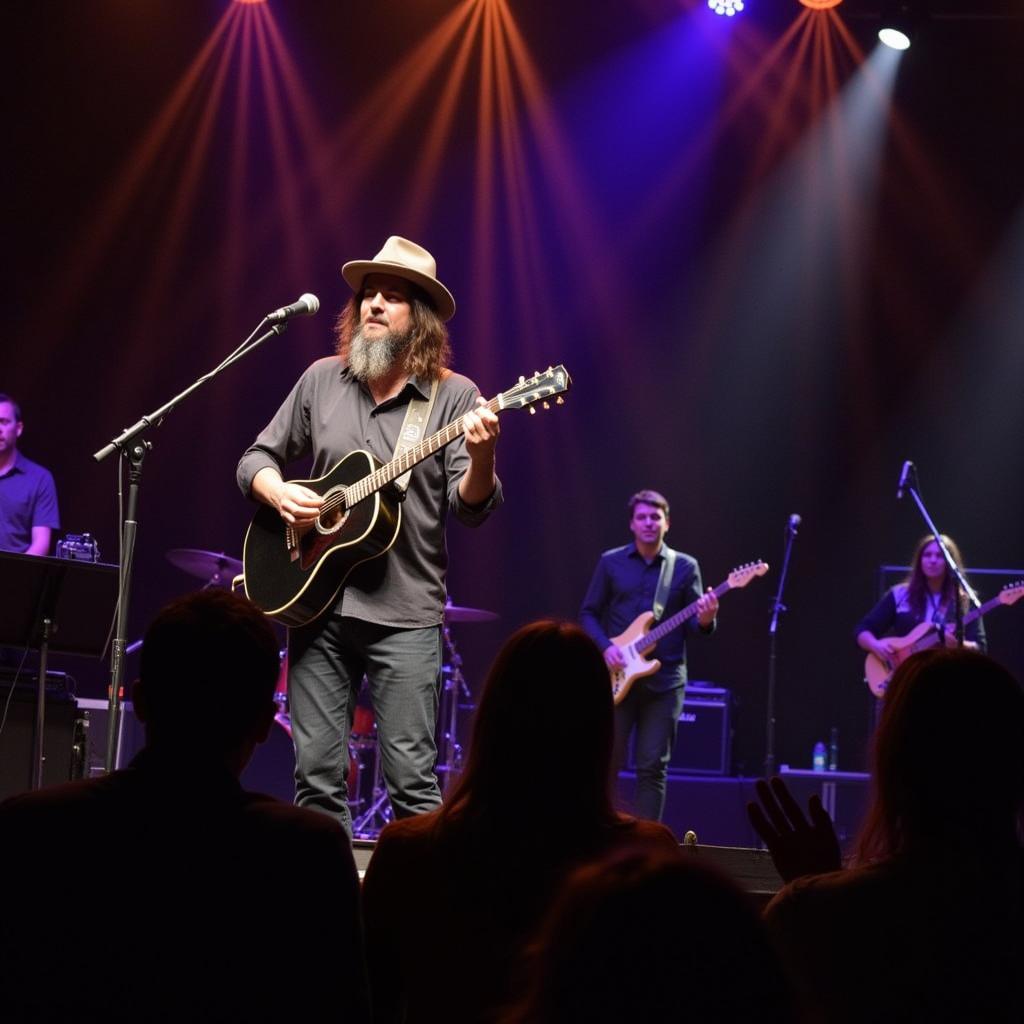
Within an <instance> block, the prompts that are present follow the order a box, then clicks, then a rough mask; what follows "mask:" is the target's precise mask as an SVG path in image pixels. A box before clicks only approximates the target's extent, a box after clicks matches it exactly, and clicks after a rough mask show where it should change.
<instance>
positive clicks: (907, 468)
mask: <svg viewBox="0 0 1024 1024" xmlns="http://www.w3.org/2000/svg"><path fill="white" fill-rule="evenodd" d="M913 472H914V464H913V463H912V462H911V461H910V460H909V459H908V460H907V461H906V462H904V463H903V470H902V472H901V473H900V482H899V483H898V484H897V485H896V500H897V501H899V500H900V499H901V498H902V497H903V492H904V490H905V489H906V486H907V482H908V481H909V480H910V476H911V474H912V473H913Z"/></svg>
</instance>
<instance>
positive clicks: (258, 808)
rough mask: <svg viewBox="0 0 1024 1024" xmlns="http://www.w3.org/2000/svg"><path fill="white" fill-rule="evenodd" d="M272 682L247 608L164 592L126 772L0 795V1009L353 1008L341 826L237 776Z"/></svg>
mask: <svg viewBox="0 0 1024 1024" xmlns="http://www.w3.org/2000/svg"><path fill="white" fill-rule="evenodd" d="M277 674H278V651H277V642H276V639H275V637H274V633H273V630H272V629H271V628H270V626H269V624H268V623H267V620H266V619H265V618H264V617H263V615H262V614H261V613H260V612H259V611H257V609H256V608H255V607H254V606H253V605H251V604H250V603H249V602H248V601H246V600H245V599H243V598H241V597H237V596H235V595H233V594H231V593H228V592H226V591H221V590H206V591H203V592H201V593H198V594H193V595H191V596H189V597H185V598H183V599H181V600H179V601H176V602H174V603H173V604H171V605H169V606H168V607H166V608H165V609H164V610H163V611H162V612H161V613H160V614H159V615H158V616H157V618H156V620H155V621H154V622H153V624H152V625H151V626H150V628H149V630H148V632H147V633H146V637H145V642H144V646H143V653H142V665H141V678H140V680H139V682H138V683H137V684H136V686H135V690H134V694H133V696H134V703H135V710H136V713H137V714H138V716H139V718H140V719H141V720H142V722H143V723H144V726H145V732H146V745H145V747H144V748H143V750H142V751H140V753H139V754H138V756H137V757H136V758H135V759H134V760H133V761H132V763H131V765H130V766H129V767H128V768H126V769H125V770H123V771H117V772H113V773H112V774H110V775H107V776H105V777H103V778H99V779H94V780H88V781H83V782H73V783H69V784H65V785H61V786H54V787H51V788H48V789H43V790H40V791H38V792H34V793H27V794H23V795H20V796H16V797H12V798H11V799H9V800H7V801H5V802H4V803H3V804H2V805H0V852H2V857H3V869H2V871H3V877H4V879H5V881H6V891H7V893H8V895H7V896H6V897H5V900H4V906H3V911H2V914H0V964H2V965H3V970H4V983H3V994H2V997H0V998H2V1000H3V1005H4V1010H5V1014H4V1016H5V1020H32V1021H58V1020H59V1021H76V1022H78V1021H93V1020H104V1021H127V1020H132V1021H184V1020H188V1021H207V1020H216V1021H265V1020H272V1019H274V1020H302V1021H319V1020H327V1019H330V1020H332V1021H341V1020H344V1021H364V1020H366V1019H368V1017H369V1008H368V989H367V983H366V970H365V957H364V954H363V944H362V936H361V927H360V919H359V890H358V885H359V883H358V878H357V875H356V871H355V865H354V863H353V859H352V853H351V850H350V848H349V844H348V840H347V838H346V836H345V835H344V833H343V832H342V830H341V828H340V826H339V825H338V824H337V823H336V822H334V821H332V820H331V819H330V818H328V817H326V816H324V815H321V814H317V813H315V812H313V811H307V810H301V809H299V808H295V807H292V806H291V805H289V804H283V803H280V802H278V801H276V800H272V799H271V798H270V797H266V796H262V795H259V794H254V793H247V792H245V791H244V790H243V789H242V788H241V786H240V785H239V782H238V775H239V773H240V772H241V770H242V768H243V767H244V765H245V763H246V762H247V760H248V759H249V757H250V756H251V754H252V752H253V749H254V748H255V746H256V744H257V743H259V742H260V741H262V740H263V739H265V738H266V735H267V732H268V730H269V728H270V724H271V721H272V718H273V715H274V711H275V706H274V703H273V693H274V686H275V682H276V679H277ZM298 943H301V950H300V951H296V948H295V947H296V945H297V944H298Z"/></svg>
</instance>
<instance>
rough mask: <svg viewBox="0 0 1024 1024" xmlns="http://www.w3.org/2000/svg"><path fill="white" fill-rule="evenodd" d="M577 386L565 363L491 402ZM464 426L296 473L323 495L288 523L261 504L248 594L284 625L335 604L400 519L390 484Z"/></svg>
mask: <svg viewBox="0 0 1024 1024" xmlns="http://www.w3.org/2000/svg"><path fill="white" fill-rule="evenodd" d="M571 385H572V380H571V378H570V377H569V373H568V371H567V370H566V369H565V367H564V366H555V367H548V369H547V370H546V371H545V372H544V373H536V374H534V376H532V377H530V378H528V379H527V378H525V377H520V378H519V382H518V383H517V384H516V385H514V386H513V387H511V388H509V390H508V391H503V392H502V393H501V394H500V395H498V396H496V397H495V398H492V399H491V400H490V401H489V402H488V403H487V408H488V409H490V410H491V412H494V413H499V412H503V411H504V410H506V409H525V408H527V407H529V409H530V412H531V413H535V412H536V411H537V410H536V408H535V407H534V403H536V402H542V403H543V407H544V408H549V402H548V401H547V400H548V399H549V398H554V400H555V402H556V404H559V405H560V404H562V402H563V401H564V399H563V398H562V395H563V393H565V392H567V391H568V390H569V388H570V386H571ZM464 432H465V416H460V417H459V418H458V419H457V420H454V421H453V422H451V423H449V424H448V426H446V427H444V428H442V429H441V430H439V431H438V432H437V433H436V434H432V435H431V436H430V437H428V438H425V439H424V440H423V441H421V442H420V443H419V444H417V445H415V446H414V447H412V448H410V449H409V450H408V451H407V452H405V453H404V454H403V455H400V456H398V457H397V458H394V459H392V460H391V461H390V462H388V463H381V462H380V461H379V460H378V459H376V458H375V457H374V456H373V455H371V454H370V453H369V452H367V451H354V452H350V453H349V454H348V455H346V456H345V457H344V458H343V459H342V460H341V461H340V462H338V463H337V464H336V465H335V466H334V467H333V468H332V469H331V470H330V471H329V472H328V473H326V474H325V475H324V476H322V477H318V478H317V479H315V480H295V481H292V482H293V483H299V484H301V485H302V486H303V487H308V488H309V489H310V490H313V491H316V492H317V494H320V495H321V496H322V497H323V504H322V505H321V506H320V513H319V515H318V516H317V518H316V520H315V521H314V522H313V523H312V524H308V525H305V526H303V527H296V526H289V525H288V524H286V523H285V522H284V520H283V519H282V518H281V516H280V515H279V514H278V512H277V510H276V509H274V508H271V507H270V506H269V505H261V506H260V507H259V509H258V510H257V511H256V515H255V516H254V517H253V520H252V523H251V524H250V525H249V529H248V531H247V532H246V535H245V546H244V549H243V552H242V565H243V577H244V581H245V594H246V596H247V597H248V598H249V599H250V600H251V601H252V602H253V603H254V604H255V605H256V606H257V607H258V608H260V609H262V610H263V611H264V612H265V613H266V614H267V615H269V616H271V617H272V618H274V619H277V621H278V622H281V623H284V625H286V626H302V625H305V624H306V623H307V622H311V621H312V620H313V619H315V618H316V617H317V616H318V615H319V614H320V613H321V612H322V611H324V610H325V609H326V608H327V607H329V606H330V605H332V604H333V603H334V600H335V598H336V597H337V596H338V593H339V591H340V590H341V588H342V587H343V586H344V584H345V579H346V578H347V576H348V574H349V573H350V572H351V571H352V570H353V569H354V568H355V567H356V566H357V565H359V564H360V563H361V562H365V561H367V560H368V559H371V558H376V557H377V556H379V555H383V554H384V553H385V552H386V551H387V550H388V549H389V548H390V547H391V546H392V545H393V544H394V543H395V540H396V539H397V537H398V531H399V529H400V528H401V525H402V507H401V498H400V496H399V495H398V493H397V491H396V490H395V488H389V487H388V486H387V485H388V484H390V483H391V482H392V481H394V480H396V479H397V478H398V477H400V476H401V475H402V474H403V473H406V472H407V471H408V470H410V469H411V468H412V467H413V466H415V465H416V464H417V463H418V462H422V461H423V460H424V459H426V458H428V457H429V456H431V455H433V454H434V452H436V451H438V450H439V449H441V448H444V447H445V446H446V445H449V444H451V443H452V441H454V440H455V439H456V438H458V437H461V436H462V434H463V433H464Z"/></svg>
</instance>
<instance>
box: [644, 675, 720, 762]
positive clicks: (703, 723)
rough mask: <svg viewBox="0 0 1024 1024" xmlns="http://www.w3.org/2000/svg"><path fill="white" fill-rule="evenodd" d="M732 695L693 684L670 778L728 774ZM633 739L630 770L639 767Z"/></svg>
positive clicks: (680, 720)
mask: <svg viewBox="0 0 1024 1024" xmlns="http://www.w3.org/2000/svg"><path fill="white" fill-rule="evenodd" d="M731 710H732V694H731V693H730V692H729V690H726V689H724V688H722V687H720V686H707V685H702V684H700V683H690V684H689V685H688V686H687V687H686V696H685V698H684V699H683V711H682V714H681V715H680V716H679V726H678V728H677V730H676V745H675V747H674V748H673V750H672V757H671V758H670V759H669V762H668V773H669V775H728V774H729V772H730V770H731V767H732V722H731V721H730V717H731V716H730V712H731ZM634 739H635V736H633V737H630V743H629V754H628V756H627V758H626V769H627V771H633V770H634V768H635V767H636V758H635V756H634V751H633V740H634Z"/></svg>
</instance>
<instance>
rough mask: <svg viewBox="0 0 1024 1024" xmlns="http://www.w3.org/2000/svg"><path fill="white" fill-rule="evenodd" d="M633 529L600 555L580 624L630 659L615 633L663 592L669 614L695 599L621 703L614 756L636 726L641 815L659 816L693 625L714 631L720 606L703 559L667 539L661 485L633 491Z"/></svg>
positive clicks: (609, 655)
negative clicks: (655, 664) (707, 584)
mask: <svg viewBox="0 0 1024 1024" xmlns="http://www.w3.org/2000/svg"><path fill="white" fill-rule="evenodd" d="M629 516H630V518H629V529H630V532H631V533H632V534H633V542H632V543H630V544H627V545H625V546H624V547H620V548H613V549H612V550H610V551H606V552H605V553H604V554H603V555H602V556H601V558H600V560H599V561H598V563H597V568H596V569H595V570H594V575H593V578H592V579H591V581H590V587H589V588H588V590H587V595H586V597H585V598H584V599H583V606H582V608H581V609H580V624H581V625H582V626H583V628H584V629H585V630H586V631H587V632H588V633H589V634H590V636H591V637H593V639H594V641H595V642H596V643H597V645H598V647H600V648H601V650H602V652H603V653H604V660H605V663H606V664H607V665H608V667H609V669H610V670H611V669H615V668H621V667H622V666H623V665H624V658H623V652H622V650H621V649H620V648H619V646H618V645H617V644H615V643H614V642H613V641H612V640H611V639H610V638H611V637H614V636H618V635H619V634H620V633H622V632H623V631H624V630H626V628H627V627H628V626H629V625H630V624H631V623H632V622H633V620H634V619H635V618H636V617H637V616H638V615H641V614H643V613H644V612H649V611H650V610H651V609H652V607H653V606H654V604H655V601H656V599H657V598H659V597H661V594H662V593H664V599H663V604H664V607H663V609H662V610H661V611H660V614H659V615H658V616H657V617H658V618H659V619H666V618H668V617H669V616H671V615H673V614H674V613H675V612H678V611H679V610H680V609H681V608H683V607H685V606H686V605H689V604H691V603H693V602H694V601H696V602H697V603H698V609H697V615H696V616H695V617H694V618H692V619H690V620H689V621H688V622H687V623H686V625H685V627H684V628H682V629H678V630H675V631H673V632H671V633H669V634H668V635H667V636H665V637H664V638H663V639H662V640H661V641H659V643H658V646H657V647H656V648H655V650H654V653H653V657H656V658H657V659H658V660H659V661H660V662H661V668H660V669H659V670H658V671H657V672H656V673H655V674H653V675H648V676H644V677H643V678H641V679H637V680H636V682H635V683H634V684H633V685H632V686H631V687H630V689H629V692H628V693H627V694H626V696H625V698H624V699H623V700H622V701H621V702H620V703H619V704H617V705H616V708H615V762H614V763H615V764H616V765H618V766H619V767H622V765H623V764H624V762H625V753H626V749H627V745H628V743H629V737H630V734H631V733H634V732H635V739H634V750H635V757H634V760H635V763H636V795H635V798H634V808H633V809H634V812H635V813H636V814H637V816H638V817H641V818H650V819H651V820H653V821H660V820H661V815H662V812H663V810H664V806H665V776H666V772H667V770H668V763H669V758H670V757H671V756H672V748H673V746H674V744H675V739H676V727H677V725H678V722H679V716H680V714H681V713H682V710H683V694H684V692H685V689H686V636H687V633H693V632H697V631H699V632H701V633H711V632H713V631H714V628H715V616H716V615H717V613H718V598H717V597H716V596H715V594H714V593H713V592H712V591H708V592H707V593H705V594H703V595H702V586H701V574H700V566H699V565H698V564H697V560H696V559H695V558H693V557H692V556H691V555H687V554H684V553H683V552H681V551H672V549H670V548H669V547H668V545H667V544H665V543H664V540H665V534H666V533H667V532H668V528H669V506H668V501H667V500H666V498H665V497H664V496H663V495H661V494H659V493H658V492H657V491H650V490H645V491H639V492H638V493H636V494H634V495H633V496H632V497H631V498H630V499H629Z"/></svg>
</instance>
